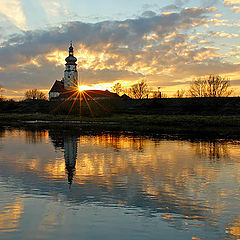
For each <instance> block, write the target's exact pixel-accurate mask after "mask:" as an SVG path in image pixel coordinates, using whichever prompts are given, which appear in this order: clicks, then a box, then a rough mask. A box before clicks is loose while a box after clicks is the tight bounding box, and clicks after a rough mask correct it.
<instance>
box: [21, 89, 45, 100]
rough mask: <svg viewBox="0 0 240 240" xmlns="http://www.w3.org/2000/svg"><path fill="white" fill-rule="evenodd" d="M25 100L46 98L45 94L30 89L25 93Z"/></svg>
mask: <svg viewBox="0 0 240 240" xmlns="http://www.w3.org/2000/svg"><path fill="white" fill-rule="evenodd" d="M25 98H26V99H33V100H46V99H47V96H46V94H45V93H43V92H41V91H39V90H38V89H32V90H27V91H26V92H25Z"/></svg>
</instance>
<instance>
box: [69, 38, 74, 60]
mask: <svg viewBox="0 0 240 240" xmlns="http://www.w3.org/2000/svg"><path fill="white" fill-rule="evenodd" d="M70 55H71V56H73V46H72V41H70V47H69V56H70Z"/></svg>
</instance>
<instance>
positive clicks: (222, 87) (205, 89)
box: [188, 75, 233, 97]
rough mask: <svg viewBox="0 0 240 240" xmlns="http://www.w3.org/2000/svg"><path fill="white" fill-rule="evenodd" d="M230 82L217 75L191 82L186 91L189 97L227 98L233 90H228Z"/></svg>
mask: <svg viewBox="0 0 240 240" xmlns="http://www.w3.org/2000/svg"><path fill="white" fill-rule="evenodd" d="M229 87H230V80H229V79H228V78H225V77H221V76H219V75H209V77H205V78H198V79H196V80H195V81H193V82H192V83H191V85H190V88H189V90H188V95H189V96H190V97H228V96H230V95H231V94H232V92H233V90H232V89H229Z"/></svg>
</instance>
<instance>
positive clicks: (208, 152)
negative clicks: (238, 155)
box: [193, 142, 229, 160]
mask: <svg viewBox="0 0 240 240" xmlns="http://www.w3.org/2000/svg"><path fill="white" fill-rule="evenodd" d="M193 149H194V150H195V153H196V154H197V155H198V156H200V157H206V156H207V157H208V158H209V159H210V160H218V159H221V158H228V157H229V152H228V146H227V144H226V143H224V142H199V143H197V144H196V143H195V144H193Z"/></svg>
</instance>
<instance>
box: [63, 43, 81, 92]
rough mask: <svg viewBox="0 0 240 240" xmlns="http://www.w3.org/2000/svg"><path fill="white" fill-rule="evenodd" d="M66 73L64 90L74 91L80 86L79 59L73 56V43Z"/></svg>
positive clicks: (67, 60)
mask: <svg viewBox="0 0 240 240" xmlns="http://www.w3.org/2000/svg"><path fill="white" fill-rule="evenodd" d="M65 61H66V64H65V66H66V67H65V71H64V78H63V82H64V88H65V89H67V90H71V89H74V88H76V87H77V86H78V72H77V64H76V62H77V58H75V57H74V56H73V46H72V41H70V46H69V56H68V57H66V59H65Z"/></svg>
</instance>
